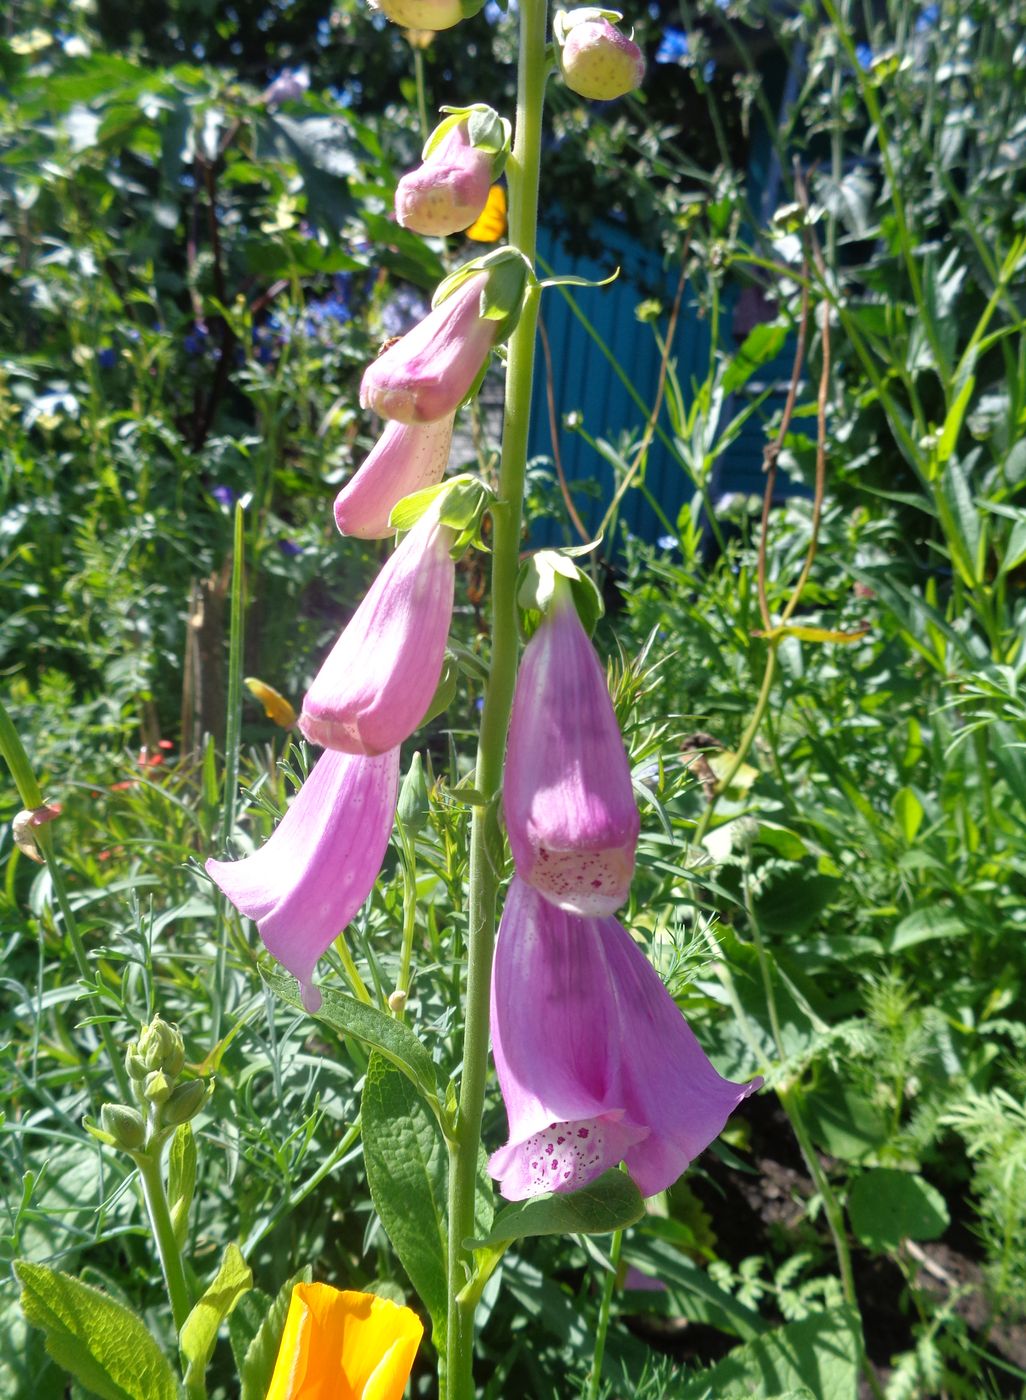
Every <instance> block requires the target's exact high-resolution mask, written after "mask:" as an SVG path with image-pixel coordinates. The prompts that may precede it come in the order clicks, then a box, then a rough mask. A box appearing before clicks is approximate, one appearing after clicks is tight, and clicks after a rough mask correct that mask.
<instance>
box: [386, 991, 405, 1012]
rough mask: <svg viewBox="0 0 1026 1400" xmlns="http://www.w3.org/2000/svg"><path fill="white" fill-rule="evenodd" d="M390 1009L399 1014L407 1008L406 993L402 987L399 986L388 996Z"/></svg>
mask: <svg viewBox="0 0 1026 1400" xmlns="http://www.w3.org/2000/svg"><path fill="white" fill-rule="evenodd" d="M388 1009H389V1011H394V1012H395V1014H396V1015H397V1016H398V1015H399V1013H400V1012H401V1011H405V1010H406V993H405V992H404V991H402V990H400V988H398V987H397V988H396V989H395V991H394V992H393V993H392V995H391V996H390V997H389V998H388Z"/></svg>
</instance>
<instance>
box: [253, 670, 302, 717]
mask: <svg viewBox="0 0 1026 1400" xmlns="http://www.w3.org/2000/svg"><path fill="white" fill-rule="evenodd" d="M245 686H246V689H247V690H248V691H249V693H250V695H252V696H254V697H255V698H256V699H257V700H259V701H260V703H261V705H263V707H264V714H265V715H266V716H267V718H268V719H273V720H274V722H275V724H278V725H280V726H281V728H282V729H291V728H292V726H293V725H294V724H295V722H296V712H295V710H294V709H293V708H292V706H291V705H290V704H289V702H288V701H287V700H286V699H285V697H284V695H282V694H281V692H280V691H277V690H275V688H274V686H273V685H268V684H267V683H266V682H265V681H258V680H257V678H256V677H255V676H247V677H246V680H245Z"/></svg>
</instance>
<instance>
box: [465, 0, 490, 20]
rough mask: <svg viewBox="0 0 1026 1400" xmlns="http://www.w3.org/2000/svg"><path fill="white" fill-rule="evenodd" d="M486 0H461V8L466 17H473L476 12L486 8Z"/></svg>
mask: <svg viewBox="0 0 1026 1400" xmlns="http://www.w3.org/2000/svg"><path fill="white" fill-rule="evenodd" d="M484 2H485V0H460V9H461V10H462V11H463V18H464V19H473V18H474V16H475V15H476V14H478V13H479V12H480V11H481V10H483V9H484Z"/></svg>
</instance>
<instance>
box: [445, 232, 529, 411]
mask: <svg viewBox="0 0 1026 1400" xmlns="http://www.w3.org/2000/svg"><path fill="white" fill-rule="evenodd" d="M479 272H486V273H487V274H488V280H487V282H486V283H485V286H484V288H483V290H482V292H481V311H480V314H481V316H483V317H484V318H485V319H486V320H489V321H497V322H498V325H497V327H496V332H495V341H494V344H496V345H498V344H499V342H500V341H503V340H506V339H507V338H508V337H509V336H510V335H511V334H512V333H513V330H514V328H515V326H516V324H517V322H518V321H519V320H520V313H521V311H522V309H523V305H524V298H525V297H526V295H527V292H528V290H529V289H530V288H531V287H535V286H537V285H538V284H537V280H536V278H535V275H534V272H533V271H532V269H531V264H530V263H529V262H528V260H527V258H525V257H524V255H523V253H521V252H520V250H519V249H518V248H496V249H495V250H494V251H493V252H491V253H486V254H485V255H484V257H482V258H472V259H471V261H470V262H466V263H464V264H463V266H462V267H458V268H457V269H456V271H455V272H450V274H449V276H448V277H446V278H444V279H443V280H442V281H441V282H439V284H438V286H437V288H436V289H435V294H434V296H433V297H432V298H431V305H432V307H437V306H440V305H441V303H442V302H443V301H445V300H446V299H447V298H448V297H450V296H452V294H453V292H455V291H456V290H457V289H458V288H459V287H461V286H462V285H463V283H464V282H466V281H468V280H469V279H470V278H471V277H476V276H477V274H478V273H479ZM468 397H469V395H468Z"/></svg>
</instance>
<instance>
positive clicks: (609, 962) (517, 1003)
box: [488, 877, 762, 1201]
mask: <svg viewBox="0 0 1026 1400" xmlns="http://www.w3.org/2000/svg"><path fill="white" fill-rule="evenodd" d="M492 1046H493V1050H494V1053H495V1069H496V1072H497V1074H498V1076H499V1084H500V1086H501V1088H502V1096H503V1099H504V1100H505V1104H506V1112H507V1115H508V1117H509V1140H508V1142H507V1143H506V1145H505V1146H504V1147H501V1148H500V1149H499V1150H498V1152H495V1153H493V1154H492V1156H491V1159H490V1161H489V1163H488V1170H489V1171H490V1172H491V1174H492V1176H494V1177H496V1178H497V1179H498V1181H499V1189H500V1190H501V1191H502V1194H503V1195H504V1196H505V1197H506V1198H507V1200H511V1201H522V1200H525V1199H526V1198H527V1197H529V1196H535V1195H538V1194H540V1193H541V1192H543V1191H576V1190H579V1189H580V1188H581V1187H582V1186H587V1184H588V1183H589V1182H590V1181H593V1180H594V1179H595V1178H596V1177H597V1176H600V1175H601V1174H602V1173H603V1172H604V1171H608V1169H609V1168H610V1167H615V1166H616V1165H617V1163H618V1162H620V1161H624V1162H626V1164H627V1170H628V1171H629V1172H630V1174H631V1176H632V1177H633V1179H634V1181H635V1182H636V1183H637V1186H638V1190H639V1191H640V1192H641V1194H642V1195H643V1196H653V1195H655V1194H656V1192H658V1191H663V1190H665V1189H666V1187H668V1186H671V1185H672V1184H673V1182H675V1181H676V1180H677V1178H678V1177H679V1176H680V1175H681V1173H682V1172H683V1171H684V1170H685V1168H686V1167H687V1166H688V1164H689V1162H691V1161H692V1160H693V1159H694V1158H695V1157H697V1156H698V1154H699V1153H700V1152H702V1151H703V1150H704V1149H705V1148H706V1147H708V1145H709V1143H710V1142H712V1140H713V1139H714V1138H715V1137H717V1136H718V1134H719V1133H720V1131H721V1130H722V1128H723V1126H724V1124H725V1123H726V1121H727V1119H728V1117H729V1116H730V1114H731V1112H732V1111H733V1110H734V1109H735V1108H736V1107H737V1105H738V1104H739V1103H740V1102H741V1101H742V1099H745V1098H747V1097H748V1095H749V1094H751V1093H754V1092H755V1090H756V1089H757V1088H758V1087H759V1085H760V1084H761V1082H762V1081H761V1080H760V1079H754V1080H752V1081H751V1082H750V1083H748V1084H734V1083H731V1081H730V1080H727V1079H723V1078H721V1077H720V1075H719V1074H717V1072H716V1070H715V1069H714V1068H713V1066H712V1065H711V1063H710V1062H709V1060H708V1059H707V1057H706V1055H705V1053H704V1052H703V1050H702V1047H701V1046H700V1045H699V1043H698V1041H697V1040H696V1039H695V1037H694V1035H693V1034H692V1032H691V1030H690V1028H689V1026H688V1023H687V1021H685V1019H684V1017H683V1016H682V1015H681V1013H680V1010H679V1009H678V1007H677V1005H676V1003H675V1002H674V1001H673V998H672V997H671V996H670V994H669V993H668V992H667V990H666V988H665V987H664V986H663V983H662V980H661V979H660V977H659V974H658V973H657V972H656V970H655V968H653V967H652V965H651V964H650V963H649V961H648V959H647V958H646V957H645V954H644V953H643V952H642V950H641V948H639V947H638V945H637V944H636V943H635V942H634V940H633V938H631V936H630V934H629V933H628V932H627V930H626V929H625V928H623V927H622V926H621V925H620V924H619V923H617V921H616V919H613V918H606V919H580V918H577V917H576V916H575V915H573V914H567V913H565V912H564V911H563V910H560V909H557V908H556V907H555V906H554V905H552V904H550V903H549V902H548V900H546V899H544V898H543V897H542V896H541V895H540V894H539V893H538V892H537V891H536V890H533V889H531V887H530V886H529V885H526V884H525V883H524V882H523V881H522V880H521V879H520V878H519V877H514V879H513V883H512V885H511V886H510V889H509V893H508V894H507V896H506V907H505V909H504V910H503V914H502V923H501V926H500V928H499V939H498V945H497V948H496V954H495V965H494V968H493V972H492Z"/></svg>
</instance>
